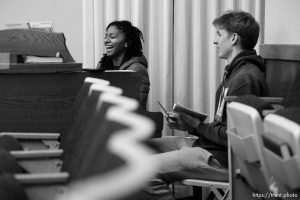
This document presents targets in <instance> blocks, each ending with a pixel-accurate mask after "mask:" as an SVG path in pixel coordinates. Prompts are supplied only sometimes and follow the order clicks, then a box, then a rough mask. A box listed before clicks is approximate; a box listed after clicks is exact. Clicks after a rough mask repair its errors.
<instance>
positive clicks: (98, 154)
mask: <svg viewBox="0 0 300 200" xmlns="http://www.w3.org/2000/svg"><path fill="white" fill-rule="evenodd" d="M103 123H105V124H106V131H103V132H101V133H99V134H101V140H97V141H101V143H102V145H100V146H98V151H94V155H91V156H90V157H85V158H86V159H91V160H93V161H94V162H91V163H92V165H91V166H90V168H89V170H92V171H94V170H95V169H97V170H96V171H94V172H96V173H95V174H93V175H91V176H88V177H85V178H83V179H82V180H78V181H76V182H73V183H72V184H71V185H70V190H69V191H68V193H67V194H65V196H62V197H61V198H60V199H69V200H75V199H85V200H92V199H114V200H117V199H123V200H125V199H128V200H129V199H138V197H136V198H134V196H132V194H134V193H135V192H137V191H138V190H139V189H141V187H143V185H145V184H146V183H147V181H148V178H149V177H150V176H153V175H154V173H155V169H156V166H157V164H156V163H155V162H154V160H153V159H150V156H149V155H150V154H152V152H151V150H149V149H148V148H147V147H146V146H144V145H142V144H141V142H140V141H141V140H144V139H146V138H148V137H149V136H150V134H151V133H152V132H153V130H154V124H153V122H151V121H150V120H149V119H147V118H145V117H142V116H140V115H138V114H135V113H132V112H131V111H127V110H124V109H123V108H119V107H115V106H113V107H111V108H109V110H108V112H107V114H106V117H105V122H103ZM95 142H96V141H94V142H93V143H95ZM95 158H96V159H95ZM103 166H106V167H103ZM129 196H130V197H129Z"/></svg>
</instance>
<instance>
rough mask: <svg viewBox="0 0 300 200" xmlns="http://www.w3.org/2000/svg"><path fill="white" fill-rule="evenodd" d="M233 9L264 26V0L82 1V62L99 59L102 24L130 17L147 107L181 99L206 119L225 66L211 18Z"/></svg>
mask: <svg viewBox="0 0 300 200" xmlns="http://www.w3.org/2000/svg"><path fill="white" fill-rule="evenodd" d="M232 9H242V10H244V11H247V12H250V13H251V14H252V15H253V16H254V17H255V18H256V20H257V21H258V22H259V23H260V25H261V30H263V27H264V23H263V22H264V0H83V24H84V25H83V37H84V38H83V48H84V49H83V52H84V58H83V66H84V67H85V68H95V66H96V65H97V63H98V61H99V60H100V58H101V56H102V54H103V52H104V44H103V38H104V34H105V28H106V26H107V25H108V24H109V23H110V22H112V21H114V20H129V21H131V22H132V23H133V24H134V25H135V26H137V27H138V28H139V29H141V30H142V32H143V34H144V39H145V43H144V45H143V51H144V54H145V56H146V58H147V59H148V62H149V69H148V72H149V76H150V82H151V88H150V93H149V98H148V109H149V110H150V111H159V110H160V109H159V107H158V105H157V101H158V100H159V101H160V102H161V103H162V104H163V105H165V107H166V108H167V109H168V110H171V109H172V105H173V103H174V102H180V103H181V104H183V105H185V106H187V107H190V108H192V109H194V110H196V111H200V112H206V113H208V114H209V119H208V121H211V120H212V119H213V113H214V103H215V91H216V89H217V86H218V84H219V83H220V82H221V80H222V74H223V71H224V66H225V65H226V63H225V62H224V61H221V60H220V59H218V57H217V54H216V53H217V52H216V49H215V46H214V45H213V41H214V38H215V29H214V27H213V26H212V21H213V19H214V18H216V17H218V16H220V15H221V14H222V13H224V12H225V11H227V10H232ZM263 34H264V33H263V31H261V34H260V39H259V43H262V42H263ZM165 130H166V132H165V133H164V134H165V135H169V134H171V132H170V131H169V130H168V129H165Z"/></svg>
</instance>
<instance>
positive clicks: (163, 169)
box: [142, 136, 228, 200]
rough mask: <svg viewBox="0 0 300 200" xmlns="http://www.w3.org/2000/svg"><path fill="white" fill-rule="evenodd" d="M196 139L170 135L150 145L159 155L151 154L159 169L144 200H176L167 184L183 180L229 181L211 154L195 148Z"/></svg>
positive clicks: (223, 169) (146, 190)
mask: <svg viewBox="0 0 300 200" xmlns="http://www.w3.org/2000/svg"><path fill="white" fill-rule="evenodd" d="M195 141H196V140H195V139H192V138H187V137H177V136H169V137H163V138H157V139H151V141H149V142H148V143H149V144H150V145H151V146H152V147H154V148H155V149H156V150H157V151H158V152H159V153H158V154H155V155H152V158H153V159H154V160H156V161H157V162H158V163H159V165H160V168H159V169H158V172H157V176H156V177H152V178H151V180H150V182H149V184H148V186H147V188H145V190H144V192H143V195H142V196H143V198H144V199H147V200H150V199H157V200H173V199H174V198H173V196H172V194H171V191H170V189H169V186H168V184H170V183H173V182H175V181H180V180H183V179H188V178H191V179H201V180H216V181H228V169H227V168H225V167H223V166H222V165H221V164H220V163H219V162H218V161H217V160H216V159H215V158H214V157H213V155H212V154H211V153H209V152H208V151H206V150H205V149H202V148H200V147H193V145H194V143H195Z"/></svg>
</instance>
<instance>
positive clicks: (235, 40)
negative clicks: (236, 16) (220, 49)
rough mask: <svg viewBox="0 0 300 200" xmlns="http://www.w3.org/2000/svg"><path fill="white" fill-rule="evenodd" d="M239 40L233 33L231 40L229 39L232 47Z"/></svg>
mask: <svg viewBox="0 0 300 200" xmlns="http://www.w3.org/2000/svg"><path fill="white" fill-rule="evenodd" d="M239 39H240V36H239V35H238V34H237V33H233V34H232V39H231V41H232V45H236V44H237V43H238V41H239Z"/></svg>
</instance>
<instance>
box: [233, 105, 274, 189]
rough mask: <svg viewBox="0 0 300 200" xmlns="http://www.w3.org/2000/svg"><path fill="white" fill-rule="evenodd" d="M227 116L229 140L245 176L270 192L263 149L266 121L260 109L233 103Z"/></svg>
mask: <svg viewBox="0 0 300 200" xmlns="http://www.w3.org/2000/svg"><path fill="white" fill-rule="evenodd" d="M227 116H228V130H227V134H228V139H229V141H230V146H231V148H232V151H233V154H234V155H236V160H237V163H238V165H239V168H240V170H241V174H242V176H244V177H245V178H246V180H247V182H248V183H249V184H250V186H251V187H252V188H253V189H255V190H257V191H260V192H264V191H268V188H269V186H268V182H269V174H268V169H267V166H266V164H265V159H264V155H263V154H262V148H261V147H262V140H261V135H262V132H263V123H262V119H261V117H260V115H259V113H258V111H257V110H256V109H255V108H253V107H250V106H247V105H245V104H242V103H238V102H232V103H229V104H228V106H227ZM262 179H263V180H262Z"/></svg>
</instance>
